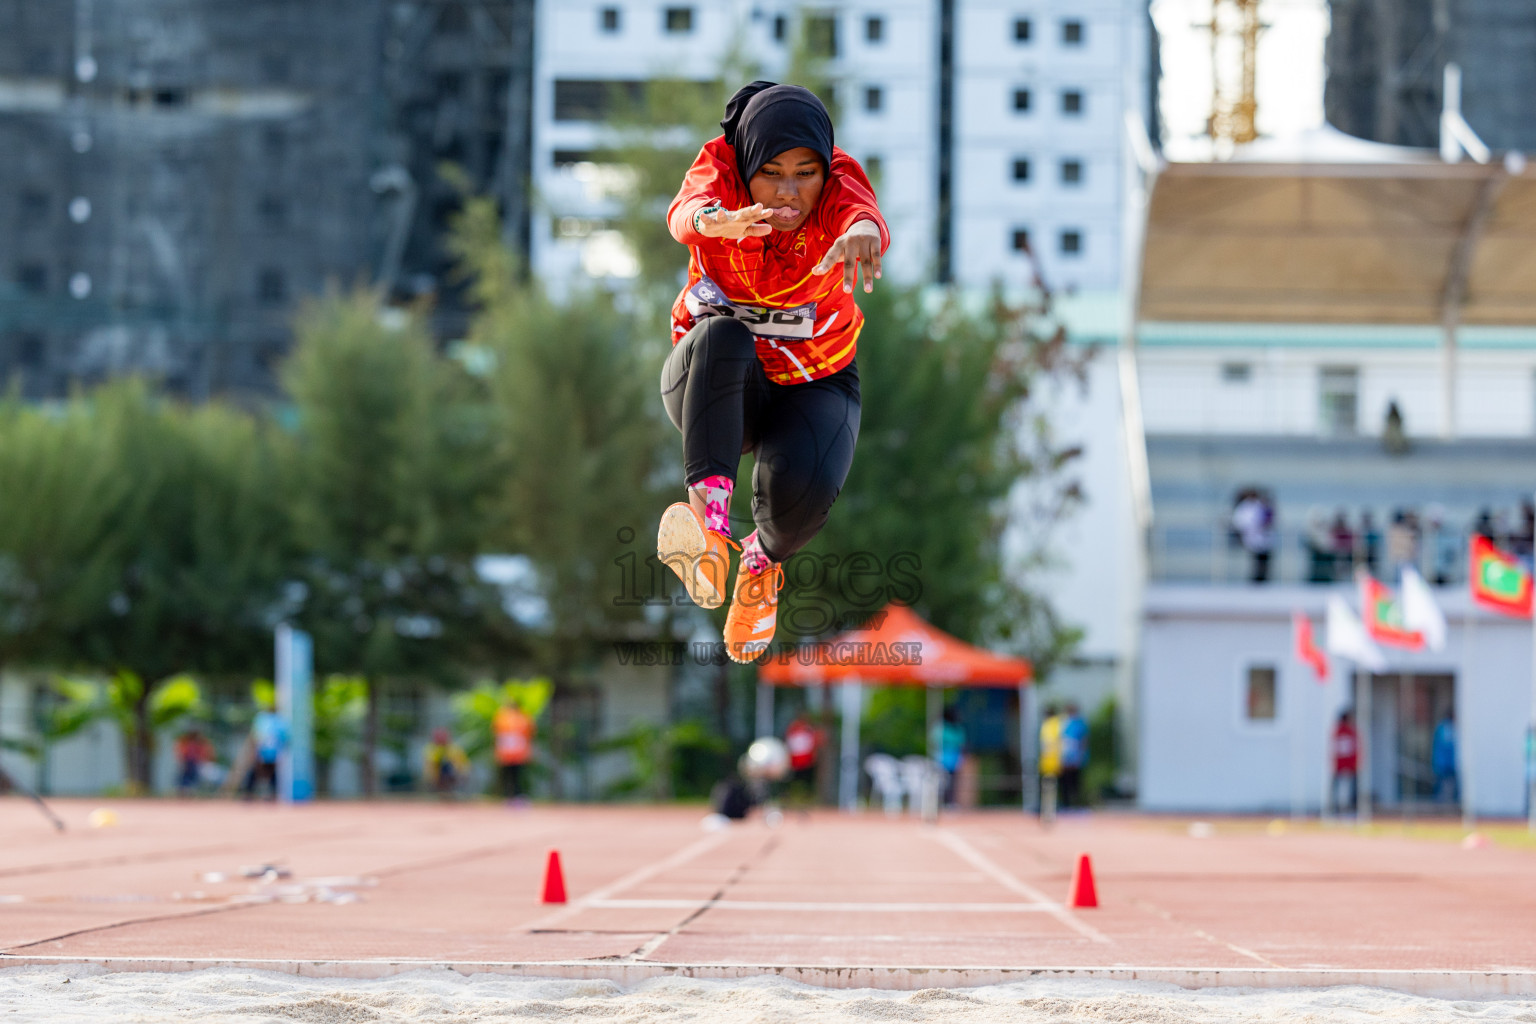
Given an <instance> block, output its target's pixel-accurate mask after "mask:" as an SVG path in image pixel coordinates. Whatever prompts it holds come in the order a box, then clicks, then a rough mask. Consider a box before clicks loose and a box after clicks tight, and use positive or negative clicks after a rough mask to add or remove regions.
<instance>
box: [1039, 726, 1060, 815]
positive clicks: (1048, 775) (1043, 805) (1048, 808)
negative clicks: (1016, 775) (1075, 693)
mask: <svg viewBox="0 0 1536 1024" xmlns="http://www.w3.org/2000/svg"><path fill="white" fill-rule="evenodd" d="M1064 724H1065V720H1064V719H1063V718H1062V717H1061V712H1060V711H1059V710H1058V709H1057V707H1056V705H1054V704H1051V705H1048V706H1047V707H1046V709H1045V718H1044V720H1043V721H1041V723H1040V820H1041V821H1046V822H1048V821H1050V820H1051V819H1052V818H1054V817H1055V816H1056V790H1057V786H1058V784H1059V782H1060V780H1061V727H1062V726H1063V725H1064Z"/></svg>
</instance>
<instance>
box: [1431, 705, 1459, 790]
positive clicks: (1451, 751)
mask: <svg viewBox="0 0 1536 1024" xmlns="http://www.w3.org/2000/svg"><path fill="white" fill-rule="evenodd" d="M1429 766H1430V768H1431V769H1432V770H1433V771H1434V773H1435V799H1436V800H1441V799H1445V797H1444V796H1443V795H1442V794H1444V793H1445V791H1446V790H1447V789H1449V790H1450V797H1449V798H1450V800H1451V801H1452V802H1455V801H1456V800H1458V799H1459V798H1460V789H1461V787H1460V781H1459V780H1458V778H1457V776H1456V712H1455V711H1454V710H1452V709H1451V708H1446V709H1445V714H1444V715H1442V716H1441V718H1440V721H1439V723H1438V724H1437V725H1436V726H1435V738H1434V741H1433V742H1432V743H1431V744H1430V748H1429Z"/></svg>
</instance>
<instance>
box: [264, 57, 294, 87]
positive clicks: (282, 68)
mask: <svg viewBox="0 0 1536 1024" xmlns="http://www.w3.org/2000/svg"><path fill="white" fill-rule="evenodd" d="M292 77H293V62H292V61H291V60H290V59H289V57H288V55H287V54H286V53H268V54H263V55H262V58H261V80H262V81H263V82H265V83H266V84H268V85H283V84H285V83H287V82H288V80H289V79H291V78H292Z"/></svg>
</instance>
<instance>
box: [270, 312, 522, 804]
mask: <svg viewBox="0 0 1536 1024" xmlns="http://www.w3.org/2000/svg"><path fill="white" fill-rule="evenodd" d="M283 381H284V384H285V386H286V387H287V390H288V393H289V395H290V396H291V397H292V399H293V403H294V408H295V411H296V413H297V428H296V432H295V436H294V439H293V442H294V443H293V455H292V479H293V485H292V490H291V492H290V494H289V495H288V497H289V503H288V504H289V508H290V510H291V513H292V520H293V525H294V530H295V535H296V539H297V543H298V546H299V551H300V553H301V556H302V568H301V572H300V582H301V583H302V586H301V587H300V588H299V592H300V594H301V595H302V597H301V600H300V601H299V602H297V608H296V609H294V610H293V615H294V617H295V619H296V621H297V622H298V623H299V624H300V625H302V626H303V627H304V628H305V629H307V630H308V631H309V632H310V633H311V634H312V635H313V636H314V640H315V653H316V660H317V662H318V664H320V665H321V666H323V667H324V668H325V669H327V670H329V671H332V672H338V673H342V674H349V675H358V676H362V677H363V678H365V679H367V680H368V682H369V686H368V688H367V694H368V698H367V703H366V711H365V714H364V718H363V726H362V738H361V751H360V762H361V769H362V781H363V789H364V792H365V793H367V794H370V795H371V794H372V793H373V792H375V790H376V785H377V777H376V776H377V773H376V770H375V760H376V758H375V754H376V751H377V748H378V744H379V741H380V722H379V699H380V698H379V694H380V689H381V683H382V682H383V681H384V680H385V679H386V678H400V677H413V678H419V679H437V680H441V681H445V682H447V681H452V680H453V679H454V678H456V672H457V670H458V668H459V666H461V665H462V664H463V663H464V662H466V661H469V660H473V659H474V658H475V657H477V656H483V655H485V654H486V652H487V651H488V650H500V649H502V646H500V645H507V644H511V643H513V642H514V637H513V634H512V633H511V631H510V629H509V624H508V622H507V620H506V617H505V615H504V614H503V613H502V611H501V605H500V595H499V594H498V593H497V592H496V591H495V590H494V588H492V587H490V586H489V585H487V584H485V583H484V582H482V581H481V580H480V579H479V577H478V575H477V574H476V572H475V569H474V558H475V556H476V554H477V553H478V552H479V549H480V545H481V543H482V542H483V540H484V534H485V529H486V519H485V513H486V511H487V507H488V506H487V496H488V493H489V486H490V483H491V482H492V481H493V480H494V479H495V478H496V476H497V473H496V465H495V463H494V461H493V460H494V455H495V451H494V448H493V447H492V445H491V434H490V429H489V424H488V422H487V419H486V410H487V406H486V402H485V398H484V391H483V389H482V388H481V387H480V386H479V384H478V383H477V382H476V381H475V380H474V379H473V378H471V377H470V376H469V375H467V374H466V373H464V372H463V370H462V369H461V368H460V367H459V366H458V365H457V364H455V363H453V362H452V361H450V360H447V359H444V358H442V357H440V356H438V355H437V353H436V352H435V351H434V349H433V347H432V342H431V339H430V338H429V337H428V335H427V332H426V328H425V325H424V324H423V323H422V321H421V319H420V318H419V317H417V316H414V315H410V314H406V313H403V312H401V311H398V310H389V309H385V308H384V307H383V306H382V305H381V304H380V302H379V300H378V297H377V296H376V295H374V294H373V293H371V292H357V293H354V294H352V295H348V296H330V297H327V298H325V299H323V300H320V301H317V302H314V303H312V304H310V305H309V306H307V307H305V308H304V310H303V311H302V312H301V314H300V316H299V319H298V343H297V346H296V348H295V351H294V354H293V356H292V357H291V358H290V360H289V362H288V363H287V364H286V365H285V367H284V369H283Z"/></svg>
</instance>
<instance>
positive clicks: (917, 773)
mask: <svg viewBox="0 0 1536 1024" xmlns="http://www.w3.org/2000/svg"><path fill="white" fill-rule="evenodd" d="M942 777H943V772H942V771H941V770H940V769H939V766H938V765H937V764H934V762H933V759H932V758H928V757H924V756H923V755H922V754H908V755H907V756H906V757H904V758H902V759H901V781H902V783H903V784H904V785H905V786H906V789H907V812H908V813H909V814H918V815H921V816H922V818H923V819H924V820H925V821H931V820H932V819H933V818H934V817H936V816H937V814H938V808H939V787H940V779H941V778H942Z"/></svg>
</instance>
